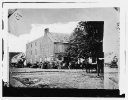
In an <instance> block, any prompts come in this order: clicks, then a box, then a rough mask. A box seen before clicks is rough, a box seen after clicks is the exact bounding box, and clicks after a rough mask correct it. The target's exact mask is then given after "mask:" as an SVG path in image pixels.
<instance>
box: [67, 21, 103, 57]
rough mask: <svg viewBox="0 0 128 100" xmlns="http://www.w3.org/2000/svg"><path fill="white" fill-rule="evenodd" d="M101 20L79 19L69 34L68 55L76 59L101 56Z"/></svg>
mask: <svg viewBox="0 0 128 100" xmlns="http://www.w3.org/2000/svg"><path fill="white" fill-rule="evenodd" d="M103 24H104V23H103V22H102V21H100V22H95V21H81V22H79V23H78V25H77V27H76V28H75V29H74V31H73V33H72V34H71V36H70V40H69V47H68V49H67V53H68V55H70V57H72V58H73V57H74V58H76V59H79V58H84V59H86V58H89V57H95V58H97V59H98V58H99V57H102V56H103V54H102V53H103V52H102V51H103V50H102V46H101V45H102V40H103Z"/></svg>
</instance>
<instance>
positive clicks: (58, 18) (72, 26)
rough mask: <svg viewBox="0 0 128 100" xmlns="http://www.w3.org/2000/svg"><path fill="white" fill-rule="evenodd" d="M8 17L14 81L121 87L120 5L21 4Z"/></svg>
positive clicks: (34, 85)
mask: <svg viewBox="0 0 128 100" xmlns="http://www.w3.org/2000/svg"><path fill="white" fill-rule="evenodd" d="M7 17H8V30H7V31H8V34H7V44H8V45H7V49H8V66H9V86H10V87H12V88H16V89H20V88H21V89H28V91H27V92H31V89H33V91H34V89H35V91H36V90H37V89H39V91H40V92H41V90H42V91H43V90H48V91H50V90H51V91H52V90H55V91H56V90H61V91H65V90H75V91H77V90H78V91H79V90H87V91H88V90H89V91H91V90H96V91H97V90H98V91H100V90H119V68H120V56H119V55H120V7H90V8H89V7H88V8H51V7H49V8H15V9H8V16H7ZM49 89H50V90H49ZM29 90H30V91H29ZM22 93H23V90H22ZM43 93H44V91H43ZM47 93H48V92H47ZM50 93H51V92H50ZM44 94H45V93H44ZM90 94H91V93H90ZM30 95H31V93H30V94H29V96H30ZM32 95H33V93H32ZM33 96H36V95H33ZM52 96H53V95H52Z"/></svg>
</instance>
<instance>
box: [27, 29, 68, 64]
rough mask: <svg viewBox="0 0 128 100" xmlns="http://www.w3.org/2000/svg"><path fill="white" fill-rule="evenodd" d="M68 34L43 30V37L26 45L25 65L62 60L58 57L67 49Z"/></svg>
mask: <svg viewBox="0 0 128 100" xmlns="http://www.w3.org/2000/svg"><path fill="white" fill-rule="evenodd" d="M69 36H70V35H69V34H59V33H52V32H49V29H48V28H46V29H45V30H44V36H43V37H40V38H38V39H36V40H34V41H32V42H30V43H28V44H26V59H27V63H28V62H30V63H32V64H33V63H35V62H37V61H38V62H44V61H52V60H63V57H62V56H61V57H59V55H60V54H63V53H64V51H65V50H66V48H67V45H68V40H69Z"/></svg>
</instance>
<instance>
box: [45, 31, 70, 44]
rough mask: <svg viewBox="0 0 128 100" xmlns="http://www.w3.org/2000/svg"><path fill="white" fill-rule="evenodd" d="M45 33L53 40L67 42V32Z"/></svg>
mask: <svg viewBox="0 0 128 100" xmlns="http://www.w3.org/2000/svg"><path fill="white" fill-rule="evenodd" d="M47 35H48V36H49V38H50V39H51V40H52V41H53V42H60V43H68V41H69V36H70V35H69V34H59V33H51V32H49V33H48V34H47Z"/></svg>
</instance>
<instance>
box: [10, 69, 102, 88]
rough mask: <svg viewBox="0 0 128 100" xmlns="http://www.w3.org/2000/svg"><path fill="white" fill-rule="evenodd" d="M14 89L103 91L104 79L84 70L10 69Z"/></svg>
mask: <svg viewBox="0 0 128 100" xmlns="http://www.w3.org/2000/svg"><path fill="white" fill-rule="evenodd" d="M10 84H11V85H12V86H14V87H28V88H29V87H30V88H31V87H32V88H76V89H104V77H103V75H101V74H100V76H97V73H86V71H85V70H58V69H57V70H48V69H47V70H44V69H30V68H17V69H16V68H14V69H10Z"/></svg>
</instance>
